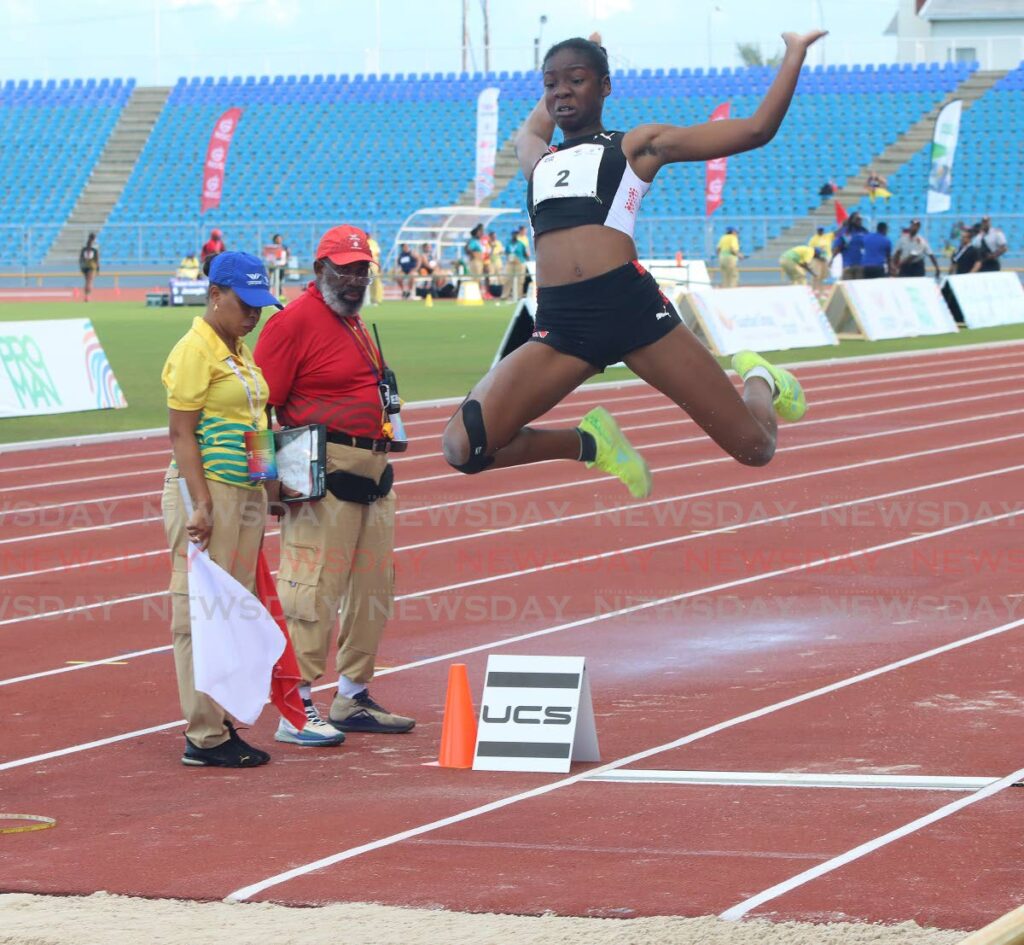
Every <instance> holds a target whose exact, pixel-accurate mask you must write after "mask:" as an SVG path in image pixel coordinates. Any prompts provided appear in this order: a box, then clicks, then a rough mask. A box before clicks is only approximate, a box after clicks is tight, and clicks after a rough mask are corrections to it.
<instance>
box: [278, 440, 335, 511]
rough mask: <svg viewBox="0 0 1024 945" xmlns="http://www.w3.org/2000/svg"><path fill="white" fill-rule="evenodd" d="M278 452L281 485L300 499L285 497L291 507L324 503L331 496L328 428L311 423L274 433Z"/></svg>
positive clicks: (282, 498)
mask: <svg viewBox="0 0 1024 945" xmlns="http://www.w3.org/2000/svg"><path fill="white" fill-rule="evenodd" d="M274 451H275V454H276V459H277V474H278V478H279V479H280V481H281V485H283V486H287V487H288V488H289V489H292V490H293V491H295V492H298V493H299V495H297V496H284V495H282V496H281V501H282V502H284V503H286V504H290V503H296V502H310V501H313V500H315V499H322V498H323V497H324V495H325V494H326V492H327V486H326V476H327V427H326V426H324V424H322V423H311V424H309V425H308V426H304V427H285V428H284V429H281V430H275V431H274Z"/></svg>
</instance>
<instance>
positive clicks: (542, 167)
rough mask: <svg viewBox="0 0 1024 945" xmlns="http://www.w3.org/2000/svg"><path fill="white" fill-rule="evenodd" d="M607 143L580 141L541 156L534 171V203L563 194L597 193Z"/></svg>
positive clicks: (574, 195)
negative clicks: (582, 142)
mask: <svg viewBox="0 0 1024 945" xmlns="http://www.w3.org/2000/svg"><path fill="white" fill-rule="evenodd" d="M603 156H604V146H603V145H600V144H578V145H576V147H574V148H569V149H568V150H566V151H556V152H555V153H554V154H549V155H547V156H546V157H544V158H542V159H541V160H540V162H539V163H538V164H537V166H536V168H534V171H533V205H534V206H537V204H539V203H541V201H544V200H553V199H557V198H560V197H596V196H597V174H598V171H599V170H600V169H601V158H602V157H603Z"/></svg>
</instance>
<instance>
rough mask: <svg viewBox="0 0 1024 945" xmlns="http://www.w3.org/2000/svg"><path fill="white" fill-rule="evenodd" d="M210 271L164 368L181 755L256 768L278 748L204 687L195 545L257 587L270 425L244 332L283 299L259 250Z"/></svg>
mask: <svg viewBox="0 0 1024 945" xmlns="http://www.w3.org/2000/svg"><path fill="white" fill-rule="evenodd" d="M204 269H205V271H206V272H207V274H208V275H209V277H210V290H209V297H208V300H207V303H206V312H205V313H204V314H203V315H202V316H201V317H199V318H196V319H195V320H194V321H193V322H192V327H191V328H190V329H189V330H188V332H187V333H186V334H185V335H184V337H182V338H181V339H180V340H179V341H178V343H177V344H176V345H175V346H174V348H173V349H172V350H171V353H170V354H169V355H168V357H167V361H166V363H165V364H164V368H163V372H162V374H161V380H162V381H163V384H164V387H165V389H166V391H167V407H168V414H169V432H170V439H171V447H172V449H173V451H174V459H173V461H172V462H171V465H170V467H169V468H168V470H167V474H166V478H165V480H164V491H163V497H162V499H161V508H162V510H163V517H164V531H165V532H166V534H167V541H168V544H169V545H170V548H171V562H172V563H171V585H170V592H171V593H170V597H171V633H172V639H173V643H174V665H175V669H176V671H177V676H178V695H179V697H180V699H181V708H182V711H183V712H184V714H185V721H186V727H185V753H184V755H183V756H182V759H181V761H182V764H185V765H188V766H190V767H217V768H251V767H255V766H257V765H262V764H266V763H267V761H269V760H270V756H269V755H268V754H267V753H266V752H264V751H261V750H259V749H258V748H253V747H252V746H251V745H249V744H247V743H246V742H244V741H242V739H241V738H240V737H239V736H238V734H237V732H236V731H235V729H234V726H233V725H232V723H231V719H230V718H229V717H228V715H227V713H226V712H225V711H224V709H223V708H222V707H221V706H220V705H219V704H218V703H216V702H214V700H213V699H211V698H210V697H209V696H207V695H206V694H205V693H202V692H198V691H197V690H196V688H195V683H194V673H193V667H192V630H191V616H190V612H189V596H188V547H189V543H190V542H195V543H196V544H198V545H199V547H200V548H201V549H205V550H206V551H208V552H209V555H210V557H211V558H212V559H213V560H214V561H215V562H216V563H217V564H219V565H220V566H221V567H222V568H223V569H224V570H225V571H227V572H228V573H229V574H230V575H231V576H232V577H234V578H235V580H237V581H238V582H239V583H240V584H242V585H243V586H244V587H246V588H247V589H248V590H249V591H253V590H254V589H255V584H256V561H257V555H258V554H259V549H260V543H261V542H262V540H263V523H264V520H265V518H266V514H267V495H266V493H265V491H264V488H263V484H262V483H261V482H258V481H254V480H253V479H251V478H250V476H249V465H248V462H247V459H246V446H245V434H246V432H248V431H259V430H265V429H266V428H267V414H266V406H267V397H268V388H267V383H266V381H265V380H264V379H263V374H262V373H261V372H260V369H259V368H258V367H257V366H256V362H255V361H254V360H253V357H252V352H251V351H250V350H249V349H248V347H246V345H245V343H244V342H243V341H242V338H243V337H244V336H245V335H247V334H248V333H249V332H251V331H252V330H253V329H254V328H255V327H256V325H257V323H258V322H259V320H260V314H261V310H262V308H263V307H264V306H267V305H273V306H276V307H277V308H280V307H281V306H280V304H279V303H278V301H277V299H276V298H274V296H273V295H272V294H271V293H270V279H269V278H268V277H267V271H266V269H264V268H263V263H261V262H260V261H259V260H258V259H257V258H256V257H255V256H250V255H248V254H247V253H228V252H225V253H220V254H218V255H216V256H212V257H210V259H209V260H208V261H207V262H206V263H205V264H204ZM181 480H184V481H185V484H186V487H187V491H188V494H189V497H190V500H191V505H192V511H191V513H189V512H188V511H187V508H186V502H185V500H184V498H183V496H182V495H181V488H180V485H179V483H180V481H181Z"/></svg>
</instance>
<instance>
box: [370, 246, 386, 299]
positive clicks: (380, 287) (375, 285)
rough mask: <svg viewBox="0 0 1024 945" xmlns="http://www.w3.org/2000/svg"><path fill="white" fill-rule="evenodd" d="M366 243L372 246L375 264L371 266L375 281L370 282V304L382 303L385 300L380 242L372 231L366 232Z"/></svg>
mask: <svg viewBox="0 0 1024 945" xmlns="http://www.w3.org/2000/svg"><path fill="white" fill-rule="evenodd" d="M366 243H367V245H368V246H369V247H370V255H371V256H373V265H372V266H370V274H371V275H372V276H373V282H371V283H370V304H371V305H380V303H381V302H383V301H384V280H383V279H381V277H380V243H378V242H377V241H376V240H375V239H374V238H373V234H372V233H370V232H367V234H366Z"/></svg>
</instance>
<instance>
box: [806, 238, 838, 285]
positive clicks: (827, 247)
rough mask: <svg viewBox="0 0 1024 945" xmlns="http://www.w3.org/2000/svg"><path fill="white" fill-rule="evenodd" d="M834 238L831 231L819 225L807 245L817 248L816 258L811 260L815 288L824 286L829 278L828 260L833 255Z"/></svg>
mask: <svg viewBox="0 0 1024 945" xmlns="http://www.w3.org/2000/svg"><path fill="white" fill-rule="evenodd" d="M833 239H834V236H833V235H832V234H831V233H826V232H825V227H823V226H819V227H818V231H817V232H816V233H815V234H814V236H812V237H811V238H810V239H809V240H808V241H807V245H808V246H810V247H811V249H813V250H815V254H814V259H813V260H811V274H812V276H813V282H814V288H815V289H820V288H822V286H824V285H825V280H826V279H827V278H828V261H829V259H830V258H831V256H832V241H833ZM817 250H821V252H820V253H819V252H817Z"/></svg>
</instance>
